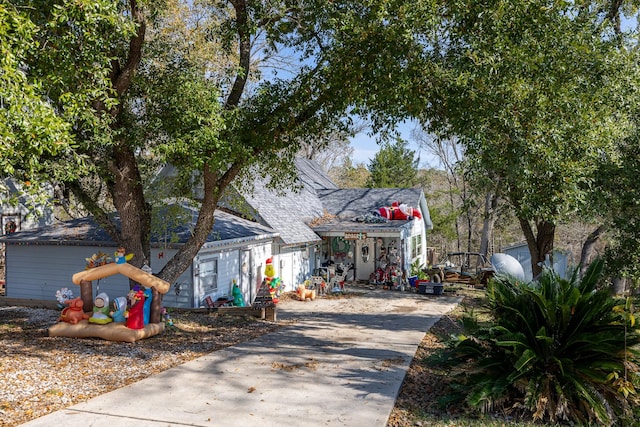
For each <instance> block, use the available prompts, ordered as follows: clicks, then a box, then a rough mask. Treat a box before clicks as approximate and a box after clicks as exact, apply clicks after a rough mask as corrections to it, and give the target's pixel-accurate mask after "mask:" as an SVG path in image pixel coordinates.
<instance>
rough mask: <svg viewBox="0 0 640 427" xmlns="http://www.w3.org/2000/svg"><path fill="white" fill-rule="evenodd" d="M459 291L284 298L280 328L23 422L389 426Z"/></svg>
mask: <svg viewBox="0 0 640 427" xmlns="http://www.w3.org/2000/svg"><path fill="white" fill-rule="evenodd" d="M458 302H459V299H458V298H456V297H447V296H437V297H434V296H429V295H419V294H415V293H406V292H394V291H383V290H372V291H368V292H366V293H365V294H364V295H363V296H361V297H356V298H348V299H319V300H316V301H308V302H300V301H285V302H282V303H280V304H279V306H278V322H280V323H282V324H283V325H285V327H283V328H282V329H280V330H279V331H277V332H275V333H271V334H268V335H264V336H262V337H260V338H258V339H255V340H252V341H249V342H245V343H242V344H239V345H236V346H233V347H229V348H227V349H224V350H219V351H216V352H214V353H211V354H209V355H207V356H203V357H201V358H199V359H196V360H193V361H191V362H188V363H185V364H183V365H180V366H178V367H175V368H172V369H169V370H167V371H165V372H163V373H161V374H158V375H154V376H152V377H149V378H147V379H144V380H142V381H139V382H137V383H135V384H131V385H129V386H127V387H123V388H121V389H118V390H115V391H113V392H110V393H107V394H104V395H102V396H99V397H96V398H94V399H91V400H89V401H87V402H85V403H81V404H78V405H74V406H72V407H69V408H67V409H64V410H61V411H58V412H55V413H52V414H50V415H47V416H44V417H42V418H38V419H36V420H33V421H31V422H28V423H26V424H23V426H31V427H33V426H46V427H50V426H56V425H65V426H69V427H73V426H82V427H87V426H97V427H103V426H104V427H125V426H126V427H130V426H136V427H143V426H185V425H188V426H231V427H236V426H260V427H270V426H286V425H295V426H349V427H354V426H363V427H374V426H381V427H383V426H385V425H386V422H387V419H388V418H389V414H390V413H391V410H392V409H393V406H394V404H395V399H396V397H397V395H398V392H399V390H400V386H401V385H402V381H403V379H404V376H405V373H406V371H407V368H408V367H409V364H410V363H411V360H412V359H413V356H414V354H415V352H416V349H417V347H418V345H419V344H420V342H421V341H422V339H423V337H424V334H425V332H426V331H427V330H428V329H429V328H430V327H431V326H433V324H434V323H435V322H436V321H437V320H438V319H439V318H440V316H442V315H443V314H445V313H447V312H449V311H450V310H452V309H453V308H454V307H455V306H456V304H458Z"/></svg>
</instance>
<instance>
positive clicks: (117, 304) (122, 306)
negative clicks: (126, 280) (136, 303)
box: [109, 297, 127, 323]
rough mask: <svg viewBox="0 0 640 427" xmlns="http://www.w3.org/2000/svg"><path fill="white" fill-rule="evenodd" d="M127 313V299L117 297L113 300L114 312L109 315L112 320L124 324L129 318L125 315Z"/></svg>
mask: <svg viewBox="0 0 640 427" xmlns="http://www.w3.org/2000/svg"><path fill="white" fill-rule="evenodd" d="M126 312H127V299H126V298H125V297H117V298H115V299H114V300H113V311H112V312H111V313H109V314H110V315H111V318H112V319H113V321H114V322H116V323H124V322H126V320H127V318H126V317H125V314H126Z"/></svg>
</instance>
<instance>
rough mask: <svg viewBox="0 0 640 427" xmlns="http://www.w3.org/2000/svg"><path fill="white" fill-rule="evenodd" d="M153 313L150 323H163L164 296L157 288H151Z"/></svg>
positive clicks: (151, 313)
mask: <svg viewBox="0 0 640 427" xmlns="http://www.w3.org/2000/svg"><path fill="white" fill-rule="evenodd" d="M151 295H152V296H153V299H152V300H151V311H150V313H149V323H160V322H161V321H162V319H161V317H162V313H161V311H162V294H161V293H160V292H158V290H157V289H156V288H151Z"/></svg>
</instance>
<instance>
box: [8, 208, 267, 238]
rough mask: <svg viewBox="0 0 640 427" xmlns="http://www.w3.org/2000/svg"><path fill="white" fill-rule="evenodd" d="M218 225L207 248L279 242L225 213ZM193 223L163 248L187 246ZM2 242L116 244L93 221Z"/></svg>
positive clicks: (219, 215) (48, 228) (47, 228)
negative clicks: (269, 241) (270, 241)
mask: <svg viewBox="0 0 640 427" xmlns="http://www.w3.org/2000/svg"><path fill="white" fill-rule="evenodd" d="M215 219H216V221H215V224H214V226H213V230H212V231H211V233H210V234H209V236H208V238H207V242H206V243H205V245H204V246H205V247H208V246H215V245H216V244H217V243H222V242H225V243H226V244H229V243H236V242H238V243H239V242H242V241H252V240H258V239H270V238H271V239H273V238H277V236H278V233H276V232H275V231H274V230H273V229H271V228H269V227H265V226H263V225H261V224H257V223H255V222H252V221H247V220H245V219H242V218H239V217H237V216H234V215H231V214H228V213H225V212H222V211H216V212H215ZM194 223H195V219H194V220H193V222H192V223H189V222H186V223H185V224H183V225H180V226H178V227H176V228H174V229H172V230H171V237H173V239H171V240H172V241H171V243H169V244H166V243H164V242H163V243H162V247H177V246H180V245H181V244H183V243H185V242H186V241H187V239H188V238H189V236H190V235H191V231H192V224H194ZM0 242H4V243H15V244H18V243H19V244H30V245H75V246H107V247H113V246H116V245H117V244H116V243H115V242H114V241H113V240H112V239H111V237H110V236H109V235H108V234H107V233H106V232H105V231H104V230H103V229H102V228H101V227H99V226H98V225H97V223H96V222H95V221H94V220H93V219H92V218H81V219H73V220H69V221H63V222H59V223H56V224H52V225H48V226H44V227H40V228H37V229H32V230H23V231H19V232H17V233H13V234H9V235H5V236H2V238H0ZM160 244H161V243H160V241H159V239H158V238H152V241H151V245H152V246H153V247H159V246H160Z"/></svg>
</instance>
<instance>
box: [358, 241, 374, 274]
mask: <svg viewBox="0 0 640 427" xmlns="http://www.w3.org/2000/svg"><path fill="white" fill-rule="evenodd" d="M355 242H356V250H355V253H354V254H353V255H354V258H355V259H354V264H355V270H356V272H355V274H356V277H355V278H356V280H365V281H366V280H369V276H371V273H373V271H374V270H375V252H374V246H373V239H372V238H370V237H367V238H366V239H362V240H356V241H355Z"/></svg>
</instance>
